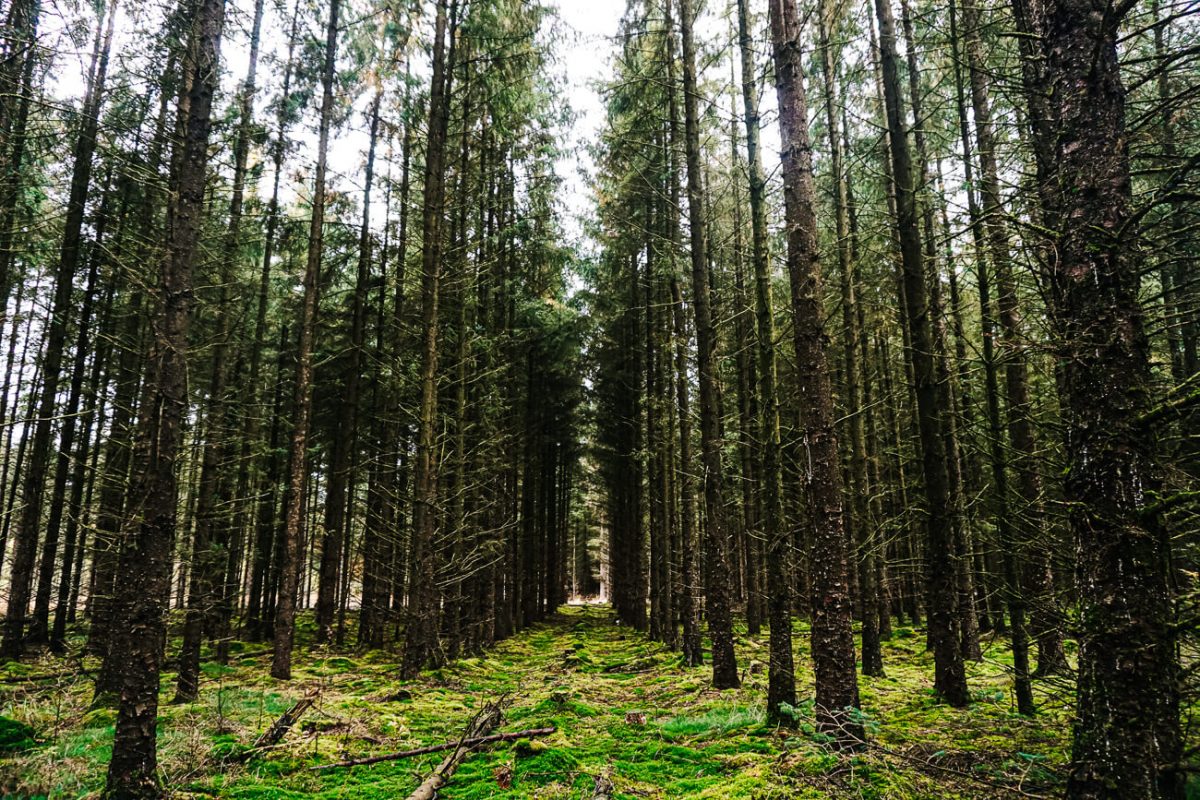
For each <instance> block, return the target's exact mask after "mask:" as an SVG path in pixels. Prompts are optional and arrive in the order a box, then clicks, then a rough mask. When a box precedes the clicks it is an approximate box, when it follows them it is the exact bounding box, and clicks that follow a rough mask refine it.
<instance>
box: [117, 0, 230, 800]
mask: <svg viewBox="0 0 1200 800" xmlns="http://www.w3.org/2000/svg"><path fill="white" fill-rule="evenodd" d="M195 13H196V15H197V18H196V24H195V31H196V37H197V42H196V48H195V56H194V62H193V63H194V67H193V69H194V72H193V76H192V81H191V88H190V91H189V97H188V98H186V100H187V121H186V124H185V126H184V133H185V137H184V139H183V142H182V144H181V148H182V153H181V157H180V158H179V161H178V172H177V175H176V178H175V181H174V183H175V192H174V194H175V198H176V199H175V203H174V208H173V214H172V216H171V217H170V219H169V225H168V232H167V238H166V248H167V250H166V255H165V258H164V261H163V264H162V270H161V276H160V280H159V291H160V295H161V296H160V301H161V303H162V305H161V306H160V308H159V310H158V312H157V313H156V314H155V317H154V344H153V347H152V349H151V353H150V361H149V365H148V374H147V380H146V392H145V395H144V398H143V400H142V404H141V410H140V412H139V421H138V424H139V430H138V440H137V448H136V462H137V465H138V468H137V478H136V479H135V481H134V484H133V487H132V491H131V492H130V499H129V504H128V512H127V514H126V526H125V530H126V531H127V533H126V534H125V537H124V538H125V549H124V551H123V552H122V554H121V570H120V576H121V578H120V582H119V587H120V589H119V591H120V592H121V595H122V601H123V602H122V604H121V608H122V609H123V612H124V613H123V615H122V616H121V618H120V623H119V625H118V627H117V630H116V634H115V639H114V641H113V644H112V647H113V648H114V649H115V651H116V652H118V653H120V654H121V656H122V659H123V664H122V666H121V669H120V686H121V690H120V691H121V702H120V706H119V708H118V712H117V722H116V731H115V734H114V736H113V751H112V759H111V761H110V762H109V765H108V781H107V786H106V788H105V792H104V794H105V796H106V797H110V798H119V800H126V798H130V799H131V800H132V799H133V798H154V797H158V796H159V795H160V794H161V789H160V787H159V785H158V774H157V773H158V769H157V747H156V744H157V742H156V739H157V736H156V733H157V727H158V691H159V669H160V666H161V660H162V646H163V639H164V636H165V635H166V615H165V612H166V607H165V601H166V598H167V593H168V591H169V585H170V577H171V539H172V532H173V530H174V528H175V511H176V504H177V502H178V492H177V480H176V468H177V464H176V462H177V460H178V457H179V454H180V445H181V443H182V438H183V431H182V424H183V418H184V414H185V412H186V409H187V362H186V359H187V345H188V340H187V333H188V330H187V329H188V322H189V318H190V316H191V304H192V269H193V265H194V263H195V260H196V253H197V249H198V248H197V245H198V242H199V237H200V227H201V225H200V223H201V219H202V215H203V209H204V186H205V173H206V170H207V163H208V140H209V132H210V130H211V118H212V101H213V95H214V93H215V91H216V83H217V76H218V75H219V73H220V69H219V66H220V52H221V51H220V47H221V33H222V29H223V28H224V23H225V5H224V2H223V0H203V2H202V3H200V4H199V5H198V6H197V7H196V11H195ZM183 104H184V98H181V99H180V105H181V106H182V105H183Z"/></svg>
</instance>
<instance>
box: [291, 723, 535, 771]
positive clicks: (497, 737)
mask: <svg viewBox="0 0 1200 800" xmlns="http://www.w3.org/2000/svg"><path fill="white" fill-rule="evenodd" d="M555 730H557V729H556V728H555V727H554V726H553V725H551V726H550V727H548V728H530V729H529V730H524V731H514V732H513V733H493V734H492V735H491V736H479V737H476V738H474V739H466V740H462V741H457V742H446V743H445V744H431V745H429V746H428V747H417V748H414V749H412V750H401V751H400V752H399V753H388V754H386V755H382V756H371V757H370V758H352V759H349V760H348V761H338V762H337V763H335V764H322V765H321V766H319V767H309V769H310V770H312V771H319V770H323V769H336V768H338V767H363V766H366V765H368V764H379V763H382V762H384V761H399V760H400V759H402V758H411V757H413V756H423V755H428V754H429V753H440V752H442V751H444V750H453V749H454V748H456V747H466V748H471V749H474V748H476V747H479V746H480V745H485V744H491V743H493V742H511V741H513V740H514V739H528V738H531V737H533V736H549V735H550V734H552V733H554V732H555Z"/></svg>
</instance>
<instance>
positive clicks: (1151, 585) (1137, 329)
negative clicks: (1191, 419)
mask: <svg viewBox="0 0 1200 800" xmlns="http://www.w3.org/2000/svg"><path fill="white" fill-rule="evenodd" d="M1132 5H1133V4H1132V3H1124V4H1121V5H1120V6H1119V7H1118V8H1117V9H1114V10H1113V12H1112V13H1111V14H1098V13H1096V12H1095V10H1093V9H1092V7H1091V6H1090V5H1089V4H1087V3H1082V2H1078V0H1048V2H1047V3H1046V4H1045V6H1044V9H1043V12H1042V13H1043V17H1042V30H1043V31H1044V32H1045V37H1044V39H1043V41H1042V48H1043V49H1042V56H1043V58H1044V59H1045V61H1044V63H1045V70H1046V79H1047V81H1048V83H1049V89H1050V98H1051V101H1050V108H1051V111H1052V117H1051V119H1052V121H1053V130H1054V133H1055V143H1054V159H1055V162H1056V163H1057V165H1058V166H1057V169H1056V170H1055V172H1054V174H1053V179H1054V184H1053V185H1052V186H1051V187H1048V189H1049V191H1047V193H1046V194H1047V197H1048V198H1049V199H1051V200H1052V202H1053V205H1052V206H1050V207H1049V208H1047V209H1045V210H1046V211H1047V212H1049V214H1050V215H1051V217H1050V218H1049V219H1047V222H1048V223H1050V225H1049V226H1048V227H1050V229H1051V230H1052V231H1054V233H1055V244H1056V246H1055V248H1054V252H1055V255H1054V257H1053V260H1052V261H1051V263H1050V264H1049V269H1050V274H1049V276H1048V277H1049V279H1050V284H1051V286H1052V290H1053V307H1052V309H1051V318H1052V320H1053V323H1054V330H1055V333H1056V334H1057V345H1058V348H1059V352H1060V356H1061V359H1062V366H1063V371H1064V378H1065V380H1064V390H1065V391H1064V398H1063V400H1064V409H1063V411H1064V416H1065V422H1066V426H1067V440H1066V442H1067V470H1068V471H1067V477H1066V486H1065V489H1066V498H1067V501H1068V502H1069V503H1070V521H1071V528H1072V530H1073V531H1074V534H1075V542H1076V551H1077V552H1078V553H1079V564H1078V567H1077V569H1078V574H1079V586H1080V606H1081V608H1080V612H1081V615H1080V630H1079V639H1080V649H1079V690H1078V691H1079V700H1078V703H1079V707H1078V712H1077V715H1076V721H1075V740H1074V746H1073V749H1072V754H1071V760H1072V763H1071V775H1070V779H1069V781H1068V785H1067V796H1068V797H1070V798H1072V800H1083V799H1084V798H1088V799H1089V800H1090V799H1091V798H1114V799H1115V798H1118V797H1120V798H1164V799H1165V798H1172V799H1173V798H1179V797H1182V796H1183V777H1182V773H1181V772H1180V771H1179V769H1178V761H1179V757H1180V748H1181V746H1182V744H1181V738H1180V727H1179V702H1180V697H1179V656H1178V652H1177V650H1176V630H1177V628H1176V627H1175V615H1174V603H1173V600H1172V593H1171V566H1170V564H1171V545H1170V539H1169V537H1168V532H1167V528H1166V526H1165V524H1164V522H1163V520H1162V519H1161V518H1160V516H1159V515H1158V514H1157V513H1156V512H1155V511H1154V510H1153V508H1151V507H1147V501H1146V498H1147V496H1149V494H1150V493H1151V492H1152V491H1153V490H1154V488H1155V486H1156V485H1157V483H1158V480H1159V477H1158V471H1159V464H1158V456H1157V452H1156V449H1155V441H1154V436H1153V433H1152V431H1151V430H1150V429H1148V428H1147V424H1146V422H1145V420H1144V417H1145V416H1146V414H1147V412H1148V411H1149V410H1150V406H1151V402H1150V398H1151V395H1150V385H1151V384H1150V358H1149V340H1148V338H1147V336H1146V331H1145V323H1144V317H1143V312H1142V309H1141V305H1140V303H1139V300H1138V288H1139V283H1140V276H1141V262H1140V259H1139V258H1138V257H1137V255H1136V243H1137V239H1138V223H1139V218H1138V214H1137V212H1136V210H1135V208H1134V204H1133V198H1132V183H1131V178H1130V166H1129V143H1128V133H1127V130H1126V126H1125V88H1124V86H1123V85H1122V83H1121V74H1120V66H1119V62H1118V59H1117V35H1118V33H1117V31H1118V25H1119V23H1120V21H1121V18H1122V15H1123V14H1124V13H1126V12H1127V11H1128V10H1129V9H1130V8H1131V7H1132Z"/></svg>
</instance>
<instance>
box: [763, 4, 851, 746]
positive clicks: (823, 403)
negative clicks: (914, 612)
mask: <svg viewBox="0 0 1200 800" xmlns="http://www.w3.org/2000/svg"><path fill="white" fill-rule="evenodd" d="M770 12H771V13H770V18H771V40H772V46H773V53H774V59H775V80H776V91H777V93H778V95H779V124H780V129H781V132H782V139H783V154H782V159H781V160H782V162H783V182H784V190H783V194H784V206H785V220H786V225H787V243H788V256H787V266H788V277H789V279H790V283H791V290H792V291H791V294H792V318H793V337H794V343H795V348H796V371H797V379H798V380H797V386H798V388H799V397H798V398H797V401H798V402H797V404H798V407H799V409H800V412H801V416H802V418H803V423H802V424H803V427H802V429H801V430H802V431H803V433H802V436H803V441H804V443H805V446H806V448H807V449H808V452H809V458H810V464H809V468H808V474H807V481H806V482H807V487H806V489H807V493H808V498H809V518H810V521H811V524H812V528H813V530H812V553H811V557H810V576H809V580H810V582H811V596H812V654H813V666H814V672H815V677H816V695H817V720H818V724H819V725H820V726H821V728H822V730H823V731H824V732H825V733H827V734H829V735H830V736H833V737H834V738H835V739H836V740H837V741H838V742H839V743H840V744H842V745H843V746H851V747H853V746H858V745H860V744H861V743H862V741H863V738H864V736H865V731H864V730H863V728H862V723H861V722H859V721H858V720H857V718H856V717H854V715H853V714H852V713H851V712H850V709H852V708H854V707H856V706H857V705H858V680H857V678H856V676H855V659H854V632H853V630H852V628H851V611H852V609H851V603H850V576H849V566H848V564H847V553H846V550H847V542H846V532H845V528H844V521H845V520H844V516H843V512H842V473H841V462H840V458H839V456H838V442H837V434H836V433H835V431H834V417H833V387H832V382H831V380H830V377H829V366H828V363H827V362H826V356H825V314H824V310H823V309H822V308H821V297H822V294H821V265H820V261H819V250H818V247H817V221H816V215H815V211H814V207H813V204H814V196H813V178H812V153H811V144H810V142H809V137H808V108H807V105H808V101H807V97H806V95H805V91H804V69H803V61H802V53H801V50H800V18H799V14H798V12H797V9H796V5H795V3H794V2H792V0H771V5H770ZM772 560H775V559H772ZM774 627H775V623H774V621H772V630H774Z"/></svg>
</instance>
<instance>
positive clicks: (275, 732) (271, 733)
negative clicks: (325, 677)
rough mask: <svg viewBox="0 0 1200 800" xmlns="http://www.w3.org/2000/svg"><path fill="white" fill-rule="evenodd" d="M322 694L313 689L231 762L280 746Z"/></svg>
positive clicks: (243, 759)
mask: <svg viewBox="0 0 1200 800" xmlns="http://www.w3.org/2000/svg"><path fill="white" fill-rule="evenodd" d="M320 694H321V690H320V689H311V690H309V692H308V694H306V695H304V697H301V698H300V699H299V700H297V701H296V704H295V705H293V706H292V707H291V708H289V709H288V710H287V711H285V712H283V714H281V715H280V717H279V719H277V720H275V721H274V722H273V723H271V727H269V728H267V729H266V730H265V731H263V734H262V735H261V736H259V737H258V738H257V739H255V740H254V744H253V746H251V747H250V749H249V750H243V751H241V752H239V753H235V754H234V755H232V756H231V757H230V759H229V760H231V761H247V760H249V759H250V758H252V757H253V756H254V754H255V753H259V752H261V751H263V750H267V749H270V748H272V747H274V746H275V745H277V744H279V742H280V741H282V740H283V737H284V736H287V734H288V731H290V730H291V729H292V726H294V725H295V724H296V723H297V722H299V721H300V717H302V716H304V712H305V711H308V709H310V708H312V705H313V703H315V702H317V697H318V696H319V695H320Z"/></svg>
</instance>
